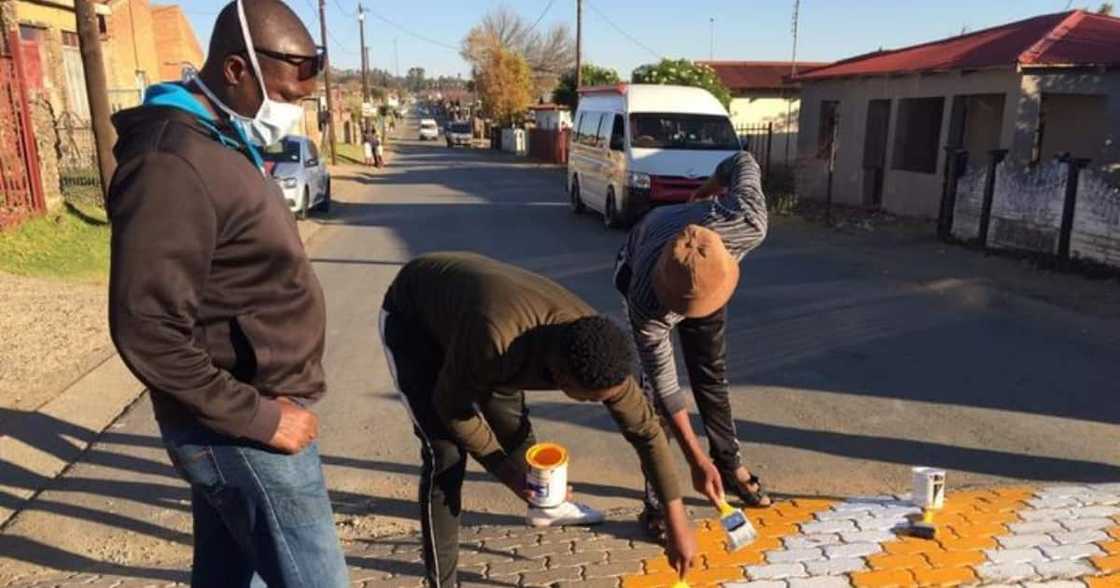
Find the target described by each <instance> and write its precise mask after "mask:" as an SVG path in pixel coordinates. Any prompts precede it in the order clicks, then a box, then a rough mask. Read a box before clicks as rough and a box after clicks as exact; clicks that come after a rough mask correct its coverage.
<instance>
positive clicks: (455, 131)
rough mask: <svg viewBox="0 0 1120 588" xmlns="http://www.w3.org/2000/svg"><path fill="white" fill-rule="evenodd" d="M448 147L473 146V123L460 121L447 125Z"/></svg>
mask: <svg viewBox="0 0 1120 588" xmlns="http://www.w3.org/2000/svg"><path fill="white" fill-rule="evenodd" d="M446 136H447V146H448V147H454V146H456V145H466V146H467V147H470V146H471V143H472V142H473V141H474V134H473V133H472V132H471V123H469V122H467V121H465V120H460V121H455V122H453V123H450V124H448V125H447V135H446Z"/></svg>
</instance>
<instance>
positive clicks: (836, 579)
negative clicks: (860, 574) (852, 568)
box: [789, 576, 852, 588]
mask: <svg viewBox="0 0 1120 588" xmlns="http://www.w3.org/2000/svg"><path fill="white" fill-rule="evenodd" d="M851 585H852V583H851V581H849V580H848V578H847V577H846V576H820V577H816V578H791V579H790V580H789V588H850V587H851Z"/></svg>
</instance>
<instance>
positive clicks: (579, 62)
mask: <svg viewBox="0 0 1120 588" xmlns="http://www.w3.org/2000/svg"><path fill="white" fill-rule="evenodd" d="M581 86H583V0H576V101H577V102H578V101H579V89H580V87H581Z"/></svg>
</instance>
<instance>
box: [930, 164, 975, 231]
mask: <svg viewBox="0 0 1120 588" xmlns="http://www.w3.org/2000/svg"><path fill="white" fill-rule="evenodd" d="M967 167H968V151H967V150H965V149H960V148H957V147H953V146H946V147H945V177H944V179H943V180H942V183H941V210H940V211H938V215H937V238H938V239H940V240H942V241H948V240H949V239H950V238H951V237H952V236H953V217H954V216H955V215H956V209H957V183H958V181H959V180H960V179H961V176H962V175H964V170H965V169H966V168H967Z"/></svg>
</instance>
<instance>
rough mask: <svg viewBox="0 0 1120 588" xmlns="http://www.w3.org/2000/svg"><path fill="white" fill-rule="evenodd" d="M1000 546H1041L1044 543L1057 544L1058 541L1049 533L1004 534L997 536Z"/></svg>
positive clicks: (1015, 547)
mask: <svg viewBox="0 0 1120 588" xmlns="http://www.w3.org/2000/svg"><path fill="white" fill-rule="evenodd" d="M996 541H999V544H1000V546H1002V547H1005V548H1008V549H1018V548H1023V547H1040V546H1043V545H1057V544H1058V542H1057V541H1054V538H1053V537H1051V536H1049V535H1041V534H1039V535H1004V536H1002V537H996Z"/></svg>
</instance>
